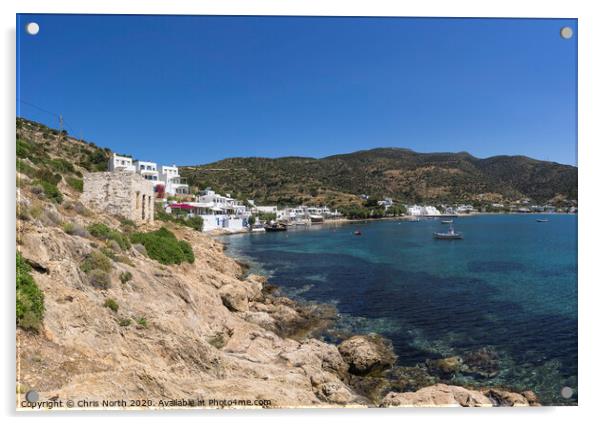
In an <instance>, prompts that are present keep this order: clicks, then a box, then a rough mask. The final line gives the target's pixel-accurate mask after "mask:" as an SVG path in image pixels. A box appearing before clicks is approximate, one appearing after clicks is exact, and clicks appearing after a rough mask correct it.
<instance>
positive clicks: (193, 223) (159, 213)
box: [155, 204, 203, 232]
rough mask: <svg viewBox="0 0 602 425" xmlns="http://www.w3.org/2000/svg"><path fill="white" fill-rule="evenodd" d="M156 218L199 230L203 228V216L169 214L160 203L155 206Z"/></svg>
mask: <svg viewBox="0 0 602 425" xmlns="http://www.w3.org/2000/svg"><path fill="white" fill-rule="evenodd" d="M155 220H161V221H165V222H168V221H170V222H172V223H177V224H181V225H182V226H186V227H190V228H192V229H194V230H198V231H199V232H200V231H202V230H203V217H179V216H177V215H174V214H167V213H166V212H165V211H163V207H162V206H161V205H160V204H157V205H156V206H155Z"/></svg>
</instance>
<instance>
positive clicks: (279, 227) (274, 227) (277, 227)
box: [265, 224, 286, 232]
mask: <svg viewBox="0 0 602 425" xmlns="http://www.w3.org/2000/svg"><path fill="white" fill-rule="evenodd" d="M265 231H266V232H285V231H286V226H285V225H284V224H270V225H269V226H265Z"/></svg>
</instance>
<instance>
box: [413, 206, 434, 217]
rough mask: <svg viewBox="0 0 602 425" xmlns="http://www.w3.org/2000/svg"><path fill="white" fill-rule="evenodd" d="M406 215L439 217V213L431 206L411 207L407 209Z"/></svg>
mask: <svg viewBox="0 0 602 425" xmlns="http://www.w3.org/2000/svg"><path fill="white" fill-rule="evenodd" d="M407 210H408V215H412V216H437V215H441V212H440V211H439V210H438V209H437V208H435V207H433V206H432V205H425V206H422V205H411V206H409V207H408V208H407Z"/></svg>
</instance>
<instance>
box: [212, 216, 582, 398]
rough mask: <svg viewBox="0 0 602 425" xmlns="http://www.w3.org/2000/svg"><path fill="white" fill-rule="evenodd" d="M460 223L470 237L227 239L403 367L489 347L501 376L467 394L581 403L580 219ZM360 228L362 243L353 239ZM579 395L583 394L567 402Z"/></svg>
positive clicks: (341, 232) (381, 224)
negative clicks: (331, 309)
mask: <svg viewBox="0 0 602 425" xmlns="http://www.w3.org/2000/svg"><path fill="white" fill-rule="evenodd" d="M537 217H539V216H536V215H479V216H471V217H460V218H457V219H455V227H456V230H458V231H461V232H463V233H464V236H465V238H464V240H457V241H438V240H434V239H433V238H432V232H434V231H445V229H446V226H445V225H442V224H441V223H440V222H439V221H438V220H424V221H420V222H407V221H394V220H384V221H372V222H366V223H351V224H340V225H321V226H315V225H314V226H311V227H308V228H305V227H301V226H299V227H298V228H294V229H292V230H289V231H287V232H274V233H266V234H244V235H232V236H228V237H225V238H223V239H222V240H223V241H224V243H226V244H227V246H228V250H229V253H230V254H232V255H234V256H237V257H240V258H243V259H246V260H248V261H250V262H251V264H252V267H253V268H254V269H255V271H259V272H263V273H266V274H267V275H268V276H269V277H270V282H272V283H274V284H276V285H278V286H280V287H281V288H282V290H283V292H284V293H285V294H286V295H289V296H291V297H293V298H297V299H302V300H309V301H316V302H320V303H334V304H335V305H336V307H337V309H338V311H339V312H340V314H341V320H340V321H339V323H338V324H337V326H339V327H341V328H342V329H345V330H347V331H349V332H352V333H366V332H377V333H380V334H381V335H383V336H385V337H387V338H390V339H391V340H392V342H393V346H394V348H395V352H396V354H397V355H398V356H399V359H398V364H399V365H401V366H414V365H416V364H419V363H424V362H425V361H426V360H427V359H437V358H442V357H449V356H454V355H459V356H461V357H463V358H467V357H470V356H471V355H474V353H475V352H478V350H481V349H483V348H487V350H488V352H492V353H494V357H495V359H496V360H495V364H496V365H495V367H494V368H493V369H495V372H494V373H489V374H483V373H474V371H472V370H469V371H466V370H464V371H462V372H458V373H456V374H455V375H454V376H451V377H449V378H448V379H449V380H450V382H453V383H457V384H461V385H475V386H479V385H487V386H491V385H494V386H504V387H509V388H513V389H516V390H526V389H530V390H533V391H535V392H536V394H537V395H538V397H539V398H540V399H541V401H542V402H543V404H576V402H577V216H575V215H560V214H559V215H548V216H545V217H546V218H548V219H549V221H548V222H546V223H539V222H537V221H536V218H537ZM356 229H361V231H362V236H354V235H353V231H354V230H356ZM567 386H568V387H571V388H572V389H573V392H574V394H573V396H572V397H571V398H570V399H565V398H563V397H562V396H561V395H560V392H561V389H562V388H563V387H567Z"/></svg>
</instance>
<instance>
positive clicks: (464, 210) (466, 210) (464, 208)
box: [456, 204, 474, 214]
mask: <svg viewBox="0 0 602 425" xmlns="http://www.w3.org/2000/svg"><path fill="white" fill-rule="evenodd" d="M473 211H474V207H473V206H472V205H464V204H462V205H458V207H457V208H456V212H457V213H458V214H470V213H472V212H473Z"/></svg>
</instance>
